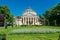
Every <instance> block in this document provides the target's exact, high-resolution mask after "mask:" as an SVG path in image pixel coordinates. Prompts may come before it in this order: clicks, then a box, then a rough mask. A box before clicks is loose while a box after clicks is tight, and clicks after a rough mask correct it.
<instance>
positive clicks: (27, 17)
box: [15, 8, 42, 25]
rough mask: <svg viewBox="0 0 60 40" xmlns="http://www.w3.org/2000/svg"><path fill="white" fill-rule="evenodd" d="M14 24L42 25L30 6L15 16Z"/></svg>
mask: <svg viewBox="0 0 60 40" xmlns="http://www.w3.org/2000/svg"><path fill="white" fill-rule="evenodd" d="M15 25H42V24H41V22H39V17H38V16H37V13H36V12H35V11H34V10H32V9H31V8H28V9H26V10H25V11H24V12H23V13H22V16H21V17H18V18H17V17H15Z"/></svg>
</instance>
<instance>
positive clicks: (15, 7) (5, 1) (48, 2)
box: [0, 0, 60, 16]
mask: <svg viewBox="0 0 60 40" xmlns="http://www.w3.org/2000/svg"><path fill="white" fill-rule="evenodd" d="M58 3H60V0H0V5H6V6H8V8H9V9H10V12H11V13H12V14H13V15H14V16H21V15H22V12H23V11H24V10H26V9H27V8H28V7H31V8H32V9H33V10H35V11H36V12H37V15H42V14H43V13H44V12H45V11H46V10H48V9H49V8H51V7H53V6H55V5H56V4H58Z"/></svg>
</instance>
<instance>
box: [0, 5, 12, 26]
mask: <svg viewBox="0 0 60 40" xmlns="http://www.w3.org/2000/svg"><path fill="white" fill-rule="evenodd" d="M0 14H3V16H4V18H5V21H6V23H9V22H10V21H13V15H11V14H10V10H9V8H8V7H7V6H0ZM6 23H5V26H6ZM6 27H7V26H6Z"/></svg>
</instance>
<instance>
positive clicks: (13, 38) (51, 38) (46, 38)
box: [0, 26, 60, 40]
mask: <svg viewBox="0 0 60 40" xmlns="http://www.w3.org/2000/svg"><path fill="white" fill-rule="evenodd" d="M36 27H38V28H53V29H54V28H56V29H60V27H57V26H56V27H55V26H26V27H24V26H23V27H22V26H14V27H13V28H12V27H10V26H9V27H8V29H5V28H4V27H0V33H5V34H6V39H7V40H57V39H58V36H59V33H55V34H13V35H9V34H8V32H9V31H10V30H14V29H21V28H36Z"/></svg>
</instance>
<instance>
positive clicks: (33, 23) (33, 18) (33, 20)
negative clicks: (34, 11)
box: [33, 17, 34, 25]
mask: <svg viewBox="0 0 60 40" xmlns="http://www.w3.org/2000/svg"><path fill="white" fill-rule="evenodd" d="M33 25H34V17H33Z"/></svg>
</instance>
